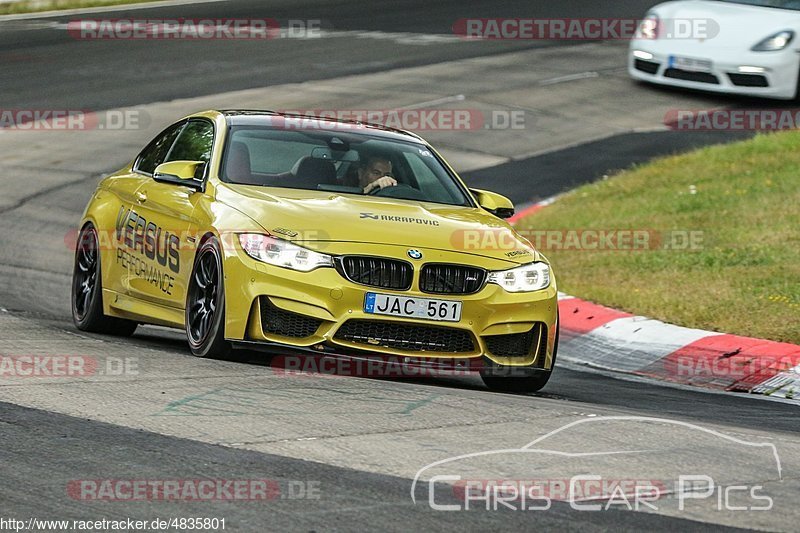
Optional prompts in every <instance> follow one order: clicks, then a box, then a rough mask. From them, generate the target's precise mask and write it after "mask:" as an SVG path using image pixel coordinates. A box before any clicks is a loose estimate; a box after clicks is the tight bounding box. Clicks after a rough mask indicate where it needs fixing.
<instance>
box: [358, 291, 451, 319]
mask: <svg viewBox="0 0 800 533" xmlns="http://www.w3.org/2000/svg"><path fill="white" fill-rule="evenodd" d="M364 312H365V313H369V314H371V315H389V316H399V317H404V318H421V319H423V320H438V321H441V322H458V321H459V320H461V302H456V301H453V300H433V299H431V298H414V297H407V296H394V295H392V294H377V293H374V292H368V293H367V296H366V298H365V299H364Z"/></svg>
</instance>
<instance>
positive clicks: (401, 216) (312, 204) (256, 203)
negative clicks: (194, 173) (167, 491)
mask: <svg viewBox="0 0 800 533" xmlns="http://www.w3.org/2000/svg"><path fill="white" fill-rule="evenodd" d="M216 198H217V201H220V202H223V203H225V204H227V205H229V206H230V207H232V208H234V209H236V210H237V211H240V212H242V213H244V214H245V215H247V216H248V217H250V218H252V219H253V220H254V221H255V222H257V223H258V224H259V225H260V226H261V227H263V228H264V229H265V230H266V231H267V232H269V233H270V234H271V235H273V236H275V237H278V238H281V239H285V240H289V241H292V242H296V243H298V244H302V245H303V246H306V247H309V248H312V249H324V248H325V247H326V246H325V244H327V243H331V242H340V243H364V244H367V243H369V244H391V245H399V246H407V247H409V248H426V249H433V250H446V251H454V252H463V253H468V254H470V255H478V256H481V257H486V258H491V259H500V260H504V261H507V262H509V263H513V264H524V263H529V262H531V261H537V260H542V257H541V255H540V254H539V253H538V252H536V251H535V250H534V249H533V247H532V246H531V244H530V242H529V241H527V240H525V239H524V238H522V237H521V236H520V235H518V234H517V233H516V232H515V231H514V230H513V229H512V228H511V226H509V225H508V223H506V222H505V221H503V220H501V219H499V218H497V217H495V216H494V215H492V214H491V213H488V212H487V211H485V210H483V209H480V208H471V207H462V206H449V205H442V204H435V203H430V202H414V201H408V200H397V199H390V198H381V197H376V196H364V197H360V196H355V195H349V194H339V193H332V192H326V191H314V190H300V189H281V188H274V187H259V186H250V185H237V184H221V185H220V186H219V187H218V188H217V194H216Z"/></svg>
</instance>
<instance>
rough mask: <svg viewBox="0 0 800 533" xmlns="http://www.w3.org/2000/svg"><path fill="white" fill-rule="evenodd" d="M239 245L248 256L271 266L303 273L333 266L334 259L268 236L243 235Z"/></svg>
mask: <svg viewBox="0 0 800 533" xmlns="http://www.w3.org/2000/svg"><path fill="white" fill-rule="evenodd" d="M239 243H240V244H241V245H242V249H243V250H244V251H245V253H246V254H247V255H249V256H250V257H252V258H253V259H256V260H258V261H263V262H264V263H268V264H270V265H275V266H279V267H284V268H291V269H292V270H300V271H301V272H309V271H311V270H314V269H315V268H319V267H332V266H333V259H332V258H331V256H329V255H326V254H321V253H319V252H315V251H313V250H309V249H308V248H303V247H302V246H297V245H295V244H292V243H290V242H287V241H283V240H281V239H276V238H274V237H268V236H267V235H261V234H258V233H242V234H240V235H239Z"/></svg>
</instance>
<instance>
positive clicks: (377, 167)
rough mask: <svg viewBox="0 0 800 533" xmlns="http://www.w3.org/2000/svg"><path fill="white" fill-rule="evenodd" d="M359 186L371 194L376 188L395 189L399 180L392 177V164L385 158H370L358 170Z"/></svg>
mask: <svg viewBox="0 0 800 533" xmlns="http://www.w3.org/2000/svg"><path fill="white" fill-rule="evenodd" d="M358 185H359V187H361V188H362V189H364V194H369V193H370V192H371V191H373V190H374V189H375V188H378V187H379V188H381V189H385V188H386V187H394V186H395V185H397V180H396V179H394V177H393V176H392V162H391V161H389V160H388V159H386V158H384V157H377V156H375V157H370V158H369V159H367V160H366V161H365V162H364V163H363V164H362V165H361V166H360V167H359V169H358Z"/></svg>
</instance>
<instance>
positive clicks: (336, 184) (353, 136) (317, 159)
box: [222, 126, 471, 205]
mask: <svg viewBox="0 0 800 533" xmlns="http://www.w3.org/2000/svg"><path fill="white" fill-rule="evenodd" d="M383 177H390V178H392V180H394V181H396V185H393V186H390V187H385V188H383V189H381V188H380V187H374V186H373V187H369V186H368V185H369V184H370V183H371V182H372V181H375V180H377V179H380V178H383ZM222 180H223V181H226V182H228V183H240V184H246V185H260V186H263V187H281V188H288V189H312V190H323V191H331V192H339V193H343V194H358V195H364V194H366V193H365V190H367V191H368V192H369V193H370V194H375V195H377V196H384V197H392V198H399V199H405V200H417V201H424V202H434V203H441V204H448V205H471V204H470V201H469V200H468V199H467V196H466V194H465V193H464V191H463V190H462V187H461V186H460V185H459V184H458V183H457V182H456V180H455V179H454V178H453V177H452V176H451V175H450V173H449V172H448V171H447V170H446V169H445V167H444V166H443V164H442V163H441V162H440V161H439V159H438V158H437V157H436V156H435V155H434V154H433V152H432V151H431V150H430V149H429V148H427V147H426V146H425V145H423V144H418V143H413V142H403V141H397V140H387V139H385V138H379V137H374V136H370V135H369V134H365V133H354V132H352V131H345V132H338V131H318V130H302V131H287V130H285V129H276V128H268V127H255V126H233V127H231V130H230V134H229V135H228V141H227V146H226V148H225V156H224V165H223V172H222Z"/></svg>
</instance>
